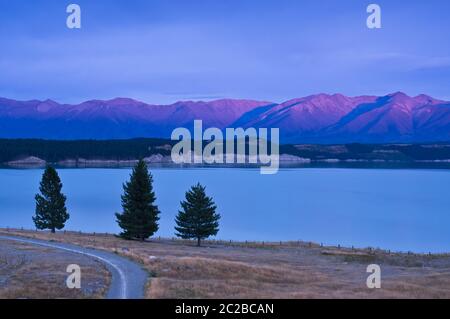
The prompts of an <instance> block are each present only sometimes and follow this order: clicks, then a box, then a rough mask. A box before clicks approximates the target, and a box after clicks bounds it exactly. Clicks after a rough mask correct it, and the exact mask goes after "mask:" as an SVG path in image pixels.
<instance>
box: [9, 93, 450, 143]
mask: <svg viewBox="0 0 450 319" xmlns="http://www.w3.org/2000/svg"><path fill="white" fill-rule="evenodd" d="M196 119H201V120H203V126H204V128H207V127H218V128H221V129H224V128H226V127H244V128H248V127H255V128H261V127H265V128H272V127H275V128H279V129H280V139H281V141H282V142H283V143H317V144H335V143H354V142H359V143H413V142H440V141H450V102H448V101H442V100H438V99H434V98H432V97H430V96H427V95H419V96H415V97H411V96H408V95H406V94H404V93H402V92H397V93H393V94H389V95H386V96H358V97H347V96H344V95H341V94H334V95H329V94H317V95H311V96H307V97H302V98H297V99H292V100H289V101H286V102H283V103H272V102H267V101H254V100H233V99H222V100H215V101H210V102H193V101H186V102H177V103H174V104H171V105H152V104H147V103H143V102H139V101H136V100H133V99H128V98H116V99H113V100H92V101H87V102H84V103H81V104H76V105H71V104H59V103H57V102H55V101H52V100H45V101H39V100H31V101H16V100H11V99H6V98H0V138H43V139H60V140H69V139H128V138H136V137H157V138H170V135H171V132H172V130H173V129H175V128H177V127H187V128H192V126H193V121H194V120H196Z"/></svg>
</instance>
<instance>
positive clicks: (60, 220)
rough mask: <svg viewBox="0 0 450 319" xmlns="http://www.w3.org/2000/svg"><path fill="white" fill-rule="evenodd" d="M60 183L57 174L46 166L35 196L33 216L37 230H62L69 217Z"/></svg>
mask: <svg viewBox="0 0 450 319" xmlns="http://www.w3.org/2000/svg"><path fill="white" fill-rule="evenodd" d="M62 187H63V185H62V183H61V180H60V178H59V176H58V172H56V170H55V169H54V168H53V167H51V166H47V168H46V169H45V171H44V174H43V176H42V180H41V183H40V187H39V191H40V194H36V197H35V199H36V211H35V216H33V221H34V224H35V225H36V228H37V229H50V230H51V231H52V233H54V232H55V231H56V229H58V230H60V229H63V228H64V226H65V223H66V222H67V220H68V219H69V217H70V215H69V214H68V212H67V208H66V196H64V194H63V193H62V192H61V190H62Z"/></svg>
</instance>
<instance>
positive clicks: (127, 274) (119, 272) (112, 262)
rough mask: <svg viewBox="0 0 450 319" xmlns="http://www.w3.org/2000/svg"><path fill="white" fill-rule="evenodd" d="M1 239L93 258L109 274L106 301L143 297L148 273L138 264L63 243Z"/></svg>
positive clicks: (101, 252)
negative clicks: (110, 278)
mask: <svg viewBox="0 0 450 319" xmlns="http://www.w3.org/2000/svg"><path fill="white" fill-rule="evenodd" d="M2 239H3V240H13V241H16V242H22V243H28V244H33V245H39V246H44V247H49V248H54V249H61V250H64V251H67V252H71V253H75V254H82V255H85V256H88V257H92V258H95V259H97V260H99V261H101V262H102V263H103V264H104V265H105V266H106V267H107V268H108V270H109V271H110V272H111V276H112V280H111V286H110V287H109V291H108V294H107V298H108V299H141V298H143V297H144V288H145V284H146V283H147V279H148V273H147V272H146V271H145V270H144V269H143V268H142V267H141V266H140V265H139V264H137V263H135V262H133V261H131V260H129V259H127V258H124V257H121V256H119V255H116V254H113V253H109V252H106V251H101V250H95V249H90V248H84V247H80V246H76V245H71V244H65V243H54V242H48V241H43V240H37V239H27V238H19V237H13V236H0V240H2Z"/></svg>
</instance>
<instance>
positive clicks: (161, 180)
mask: <svg viewBox="0 0 450 319" xmlns="http://www.w3.org/2000/svg"><path fill="white" fill-rule="evenodd" d="M42 172H43V171H42V170H41V169H24V170H19V169H0V226H1V227H7V226H9V227H25V228H33V222H32V219H31V217H32V215H33V214H34V195H35V193H36V192H37V190H38V186H39V180H40V178H41V175H42ZM130 172H131V170H130V169H103V168H102V169H60V170H59V174H60V176H61V179H62V181H63V183H64V188H63V191H64V192H65V194H66V195H67V197H68V200H67V206H68V209H69V212H70V214H71V219H70V221H69V222H68V223H67V227H66V229H68V230H82V231H89V232H94V231H95V232H119V228H118V227H117V224H116V222H115V217H114V213H115V212H118V211H120V209H121V206H120V195H121V193H122V183H123V182H125V181H126V180H127V179H128V177H129V174H130ZM151 172H152V174H153V176H154V187H155V191H156V195H157V197H158V198H157V204H158V205H159V207H160V210H161V212H162V214H161V220H160V230H159V232H158V233H157V235H160V236H164V237H172V236H173V235H174V230H173V227H174V217H175V215H176V213H177V211H178V208H179V203H180V201H181V200H182V199H183V198H184V193H185V191H186V190H187V189H188V188H189V187H190V186H191V185H193V184H195V183H197V182H200V183H202V184H204V185H206V186H207V192H208V194H209V195H210V196H213V197H214V199H215V201H216V204H217V206H218V208H219V209H218V210H219V212H220V214H221V215H222V220H221V227H220V232H219V234H218V236H217V238H219V239H225V240H229V239H232V240H260V241H263V240H264V241H279V240H305V241H314V242H318V243H324V244H332V245H337V244H340V245H344V246H351V245H354V246H355V247H368V246H371V247H381V248H386V249H392V250H401V251H408V250H411V251H416V252H444V251H450V170H431V169H430V170H426V169H418V170H414V169H404V170H397V169H395V170H390V169H332V168H324V169H320V168H307V169H282V170H280V172H279V173H278V174H276V175H272V176H270V175H260V174H259V170H258V169H244V168H243V169H240V168H239V169H238V168H190V169H178V168H170V169H168V168H158V169H152V170H151Z"/></svg>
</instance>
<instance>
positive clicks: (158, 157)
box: [0, 138, 450, 166]
mask: <svg viewBox="0 0 450 319" xmlns="http://www.w3.org/2000/svg"><path fill="white" fill-rule="evenodd" d="M174 143H175V142H174V141H171V140H168V139H154V138H140V139H139V138H138V139H130V140H42V139H0V150H1V151H0V163H2V164H11V165H14V164H17V165H21V164H22V165H26V164H41V165H46V164H58V165H63V166H64V165H69V166H70V165H73V166H76V165H80V166H83V165H87V166H90V165H93V166H95V165H102V164H106V165H107V164H108V163H110V164H117V163H123V164H125V165H126V164H128V165H130V166H131V165H134V164H136V162H137V161H138V160H139V159H141V158H146V160H147V162H150V163H151V162H154V163H164V162H170V155H171V149H172V146H173V145H174ZM280 157H281V158H280V161H285V162H303V163H307V162H347V163H353V162H400V163H414V162H424V163H427V162H438V163H439V162H441V163H450V143H434V144H433V143H427V144H333V145H324V144H321V145H315V144H314V145H313V144H286V145H280Z"/></svg>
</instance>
